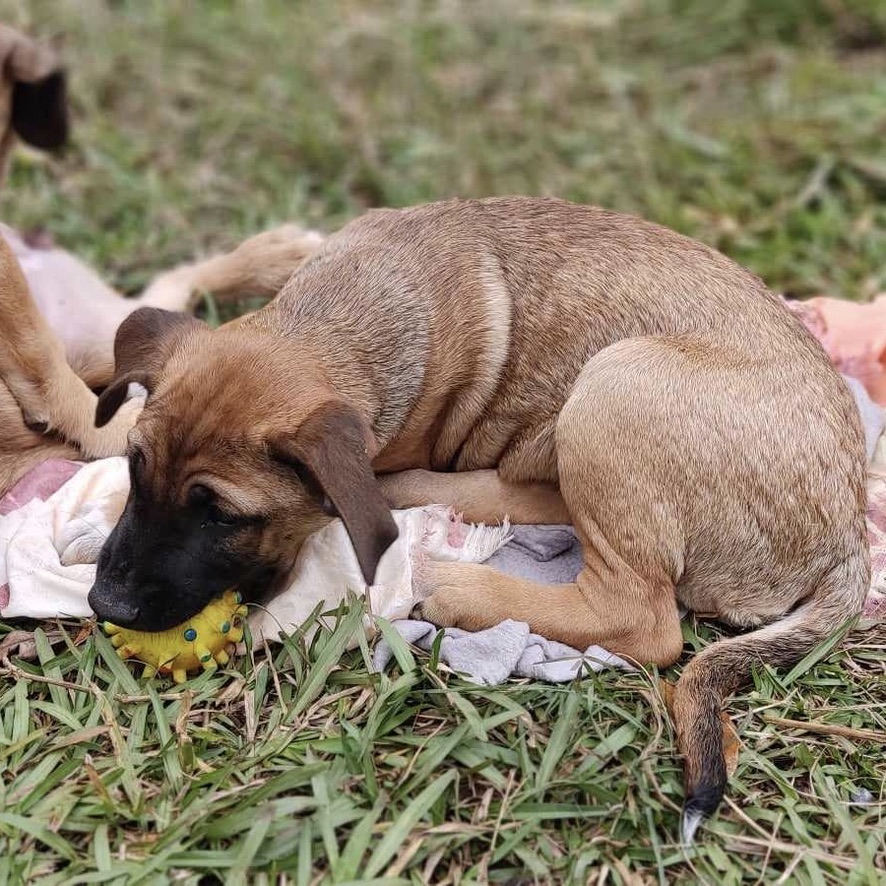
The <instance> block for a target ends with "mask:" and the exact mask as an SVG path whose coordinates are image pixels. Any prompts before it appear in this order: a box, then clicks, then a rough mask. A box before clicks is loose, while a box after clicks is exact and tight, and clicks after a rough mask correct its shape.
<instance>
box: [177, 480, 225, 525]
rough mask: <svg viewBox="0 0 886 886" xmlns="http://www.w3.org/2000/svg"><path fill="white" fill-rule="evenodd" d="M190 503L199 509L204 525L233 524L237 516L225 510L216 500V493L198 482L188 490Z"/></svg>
mask: <svg viewBox="0 0 886 886" xmlns="http://www.w3.org/2000/svg"><path fill="white" fill-rule="evenodd" d="M188 504H189V505H190V506H191V507H192V508H195V509H197V510H198V511H199V513H200V514H201V516H202V525H203V526H204V527H205V526H209V525H212V526H233V525H234V524H235V523H236V522H237V518H236V517H235V516H234V515H233V514H228V513H226V512H225V511H223V510H222V509H221V508H220V507H219V505H218V503H217V502H216V500H215V493H214V492H213V491H212V490H211V489H209V488H208V487H206V486H203V485H201V484H196V485H194V486H192V487H191V488H190V489H189V490H188Z"/></svg>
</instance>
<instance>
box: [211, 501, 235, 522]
mask: <svg viewBox="0 0 886 886" xmlns="http://www.w3.org/2000/svg"><path fill="white" fill-rule="evenodd" d="M206 519H207V521H208V522H209V523H212V524H213V525H214V526H233V525H234V524H235V523H236V522H237V518H236V517H234V516H233V515H231V514H226V513H225V512H224V511H223V510H222V509H221V508H220V507H219V506H218V505H210V506H209V507H208V508H207V509H206Z"/></svg>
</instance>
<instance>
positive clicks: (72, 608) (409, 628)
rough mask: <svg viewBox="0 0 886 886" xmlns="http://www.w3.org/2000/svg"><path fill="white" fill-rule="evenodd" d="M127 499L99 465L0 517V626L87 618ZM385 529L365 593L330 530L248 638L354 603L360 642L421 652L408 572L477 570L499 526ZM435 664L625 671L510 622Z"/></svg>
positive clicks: (381, 659) (305, 553) (445, 520)
mask: <svg viewBox="0 0 886 886" xmlns="http://www.w3.org/2000/svg"><path fill="white" fill-rule="evenodd" d="M128 491H129V472H128V467H127V463H126V459H124V458H108V459H103V460H101V461H96V462H92V463H91V464H87V465H84V466H83V467H82V468H80V470H79V471H77V473H76V474H74V476H73V477H72V478H71V479H69V480H67V482H65V483H64V485H62V486H61V488H60V489H58V491H56V492H54V493H52V494H51V495H49V496H48V497H47V498H46V500H45V501H44V500H41V499H40V498H34V499H32V500H31V501H29V502H27V503H26V504H24V505H22V506H21V507H18V508H17V509H16V510H13V511H12V512H11V513H8V514H6V515H5V516H0V617H2V618H3V619H11V618H34V619H41V618H58V617H84V616H91V615H92V612H91V610H90V608H89V604H88V602H87V595H88V593H89V589H90V587H91V586H92V583H93V580H94V578H95V563H96V561H97V559H98V554H99V552H100V550H101V546H102V544H103V543H104V541H105V539H106V538H107V536H108V534H109V533H110V532H111V530H112V529H113V527H114V525H115V524H116V522H117V520H118V519H119V517H120V514H121V513H122V511H123V507H124V505H125V502H126V496H127V494H128ZM394 519H395V520H396V522H397V525H398V527H399V529H400V536H399V538H398V539H397V541H396V542H395V543H394V544H393V545H392V547H391V548H390V549H389V550H388V552H387V553H386V554H385V555H384V557H383V558H382V560H381V562H380V564H379V569H378V574H377V578H376V583H375V585H373V587H372V588H370V589H367V588H366V585H365V583H364V582H363V579H362V576H361V573H360V568H359V565H358V564H357V560H356V557H355V555H354V553H353V549H352V547H351V544H350V540H349V539H348V536H347V533H346V531H345V528H344V525H343V524H342V523H341V521H340V520H334V521H332V522H331V523H330V524H329V525H328V526H326V527H325V528H324V529H322V530H321V531H320V532H317V533H315V534H314V535H313V536H311V537H310V538H309V539H308V540H307V542H306V543H305V545H304V547H303V549H302V551H301V553H300V555H299V558H298V561H297V563H296V566H295V569H294V570H293V573H292V575H291V576H290V583H289V585H288V587H287V588H286V590H285V591H283V592H282V593H281V594H279V595H278V596H277V597H275V598H274V599H273V600H271V601H270V602H269V603H268V604H267V605H266V606H265V607H263V608H255V609H253V611H252V613H251V614H250V617H249V622H250V628H251V630H252V633H253V636H254V637H255V638H256V639H259V640H261V639H267V640H269V641H275V640H276V639H277V638H278V637H279V635H280V633H281V632H283V633H288V632H291V631H293V630H295V629H296V628H298V627H300V626H301V625H302V624H303V623H304V621H305V620H306V619H307V618H308V617H309V616H310V615H311V614H312V613H313V612H314V610H315V609H316V608H317V606H318V605H321V606H322V607H323V609H324V610H331V609H334V608H335V607H336V606H337V605H338V604H339V603H340V602H341V601H343V600H345V599H346V598H347V596H348V593H349V592H353V593H356V594H365V595H366V598H367V600H368V603H369V606H368V610H369V613H368V614H367V618H366V621H365V627H366V630H367V632H368V633H369V634H372V633H373V631H374V629H373V623H372V619H373V617H374V616H382V617H383V618H386V619H388V620H392V621H393V622H394V625H395V627H396V628H397V629H398V630H399V631H400V633H401V634H402V635H403V636H404V638H405V639H406V640H407V641H409V642H413V643H415V644H416V645H419V646H423V647H425V648H430V645H431V643H432V641H433V638H434V635H435V633H436V629H435V628H434V627H433V626H432V625H430V624H428V623H425V622H415V621H411V620H408V619H407V616H408V614H409V611H410V609H411V608H412V603H413V594H412V574H413V568H414V566H415V564H416V563H418V562H420V561H421V560H422V559H424V558H429V559H432V560H449V561H452V560H460V561H464V562H473V563H479V562H483V561H484V560H487V559H488V558H489V557H490V556H492V555H493V554H494V553H495V552H496V551H498V550H499V549H500V548H502V546H503V545H505V544H506V543H507V542H508V539H509V531H510V530H509V526H508V525H507V524H504V525H503V526H484V525H482V524H481V525H478V526H471V525H467V524H464V523H462V522H460V521H459V520H458V519H456V518H455V516H454V515H453V514H452V513H451V512H450V511H449V510H448V509H447V508H445V507H441V506H432V507H425V508H412V509H409V510H403V511H395V512H394ZM401 619H402V620H401ZM389 660H390V650H389V648H388V646H387V644H386V643H384V642H381V643H380V644H379V645H378V647H377V648H376V656H375V662H376V666H377V667H378V668H379V669H381V668H383V667H385V666H386V664H387V663H388V661H389ZM441 660H442V661H443V662H445V663H446V664H448V665H449V666H450V667H452V668H453V669H455V670H458V671H460V672H463V673H465V674H466V675H467V676H468V677H469V678H470V679H473V680H474V681H475V682H479V683H499V682H501V681H502V680H504V679H506V678H507V677H508V676H511V675H516V676H531V677H534V678H536V679H546V680H551V681H564V680H569V679H572V678H574V677H575V676H577V675H579V674H581V673H583V672H584V671H586V670H599V669H600V668H602V667H605V666H618V667H627V665H626V664H625V663H624V662H623V661H622V660H621V659H619V658H617V657H616V656H612V655H610V654H609V653H607V652H606V651H605V650H603V649H600V648H599V647H590V648H589V649H587V650H585V651H584V652H581V651H579V650H576V649H571V648H569V647H567V646H564V645H562V644H559V643H553V642H549V641H547V640H545V639H544V638H542V637H538V636H536V635H534V634H531V633H530V632H529V628H528V626H527V625H525V624H522V623H520V622H504V623H503V624H502V625H499V626H497V627H496V628H493V629H491V630H490V631H480V632H478V633H476V634H470V633H467V632H465V631H456V630H450V631H447V636H446V639H445V640H444V642H443V646H442V649H441Z"/></svg>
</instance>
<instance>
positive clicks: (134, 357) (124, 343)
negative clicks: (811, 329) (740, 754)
mask: <svg viewBox="0 0 886 886" xmlns="http://www.w3.org/2000/svg"><path fill="white" fill-rule="evenodd" d="M116 347H117V358H118V366H117V369H118V373H119V375H118V376H117V378H116V379H115V381H114V382H113V384H112V385H111V386H110V387H109V388H108V389H107V390H106V391H105V392H104V393H103V394H102V396H101V398H100V401H99V408H98V414H97V421H98V423H99V424H100V425H103V424H104V423H105V422H107V421H108V420H109V419H110V418H111V416H112V415H113V414H114V412H115V411H116V409H117V408H118V407H119V406H120V404H122V403H123V402H124V400H125V398H126V391H127V388H128V386H129V384H130V383H131V382H133V381H136V382H139V383H140V384H142V385H144V386H145V387H146V388H147V389H148V391H149V392H150V394H149V397H148V400H147V404H146V407H145V410H144V412H143V414H142V417H141V419H140V420H139V423H138V425H137V427H136V429H135V431H134V432H133V436H132V438H131V441H130V442H131V448H130V458H131V465H132V477H133V484H132V492H131V494H130V498H129V502H128V504H127V507H126V511H125V513H124V515H123V517H122V519H121V521H120V523H119V524H118V526H117V528H116V529H115V531H114V533H113V534H112V536H111V537H110V539H109V540H108V543H107V544H106V546H105V549H104V551H103V553H102V556H101V559H100V563H99V570H98V577H97V580H96V584H95V586H94V588H93V590H92V592H91V595H90V601H91V603H92V605H93V608H94V609H95V611H96V612H97V613H98V614H99V615H100V616H101V617H104V618H108V619H110V620H113V621H116V622H120V621H125V622H128V623H131V624H133V625H135V626H136V627H140V628H147V629H161V628H165V627H169V626H170V625H172V624H175V623H178V622H180V621H182V620H183V619H184V618H185V617H188V616H190V615H192V614H193V613H194V612H196V611H197V610H199V609H200V608H201V606H203V605H204V604H205V603H206V602H207V600H208V599H209V598H210V597H212V596H213V595H215V594H217V593H218V592H220V591H221V590H223V589H224V588H225V587H228V586H230V585H231V584H238V585H240V587H241V588H243V589H244V590H245V591H246V592H247V593H249V594H252V595H257V594H258V593H260V590H261V589H262V588H263V587H265V586H267V584H268V582H269V581H272V580H273V579H274V578H275V577H278V576H280V575H282V574H285V572H286V571H287V570H288V569H289V568H290V567H291V566H292V563H293V560H294V558H295V555H296V553H297V550H298V547H299V545H300V543H301V542H302V540H303V539H304V538H305V537H306V536H307V535H308V534H309V533H310V532H311V531H313V530H314V529H316V528H317V527H318V526H319V525H321V523H322V522H323V521H324V520H327V519H328V514H330V513H338V514H340V515H341V517H342V519H343V520H344V522H345V524H346V525H347V528H348V530H349V532H350V535H351V538H352V540H353V543H354V548H355V551H356V554H357V557H358V559H359V562H360V565H361V567H362V569H363V572H364V574H365V577H366V580H367V582H369V583H371V581H372V579H373V576H374V573H375V568H376V565H377V563H378V560H379V558H380V557H381V556H382V554H383V552H384V551H385V550H386V548H387V547H388V545H389V544H390V542H391V540H392V539H393V538H394V536H395V535H396V528H395V525H394V523H393V521H392V519H391V516H390V513H389V511H388V506H389V505H392V506H398V507H402V506H410V505H419V504H423V503H427V502H443V503H448V504H451V505H453V506H454V507H456V508H457V509H460V510H463V511H464V512H465V515H466V517H467V519H469V520H483V521H492V520H496V519H500V518H501V517H503V516H504V515H505V514H510V515H511V517H512V518H515V519H518V520H521V521H532V522H545V521H550V522H562V521H566V520H568V521H569V522H571V523H573V524H574V525H575V527H576V529H577V531H578V534H579V536H580V539H581V541H582V544H583V546H584V557H585V561H584V569H583V570H582V572H581V574H580V575H579V577H578V579H577V581H576V582H575V583H574V584H568V585H558V586H550V587H548V586H541V585H536V584H533V583H530V582H527V581H523V580H520V579H517V578H512V577H509V576H506V575H502V574H499V573H497V572H495V571H493V570H492V569H490V568H489V567H485V566H478V565H466V564H460V563H446V564H435V565H433V566H428V568H427V570H426V574H425V576H424V584H425V591H426V593H427V596H426V599H425V600H424V602H423V603H422V604H421V606H420V609H421V613H422V615H423V617H426V618H429V619H431V620H433V621H435V622H437V623H438V624H440V625H458V626H459V627H463V628H468V629H478V628H485V627H488V626H490V625H493V624H495V623H497V622H499V621H501V620H502V619H505V618H514V619H519V620H522V621H526V622H528V623H529V625H530V626H531V628H532V630H533V631H536V632H538V633H540V634H543V635H545V636H547V637H552V638H556V639H558V640H562V641H564V642H566V643H569V644H571V645H573V646H577V647H580V648H584V647H586V646H587V645H589V644H592V643H596V644H600V645H602V646H604V647H606V648H607V649H610V650H612V651H613V652H616V653H619V654H622V655H627V656H630V657H631V658H633V659H635V660H637V661H640V662H644V663H647V662H651V663H655V664H658V665H662V666H664V665H669V664H671V663H672V662H674V661H676V660H677V658H678V657H679V656H680V654H681V652H682V648H683V642H682V637H681V630H680V618H679V614H678V605H680V604H682V605H683V606H687V607H690V608H692V609H694V610H696V611H699V612H703V613H709V614H713V615H714V616H716V617H717V618H719V619H721V620H723V621H725V622H727V623H729V624H732V625H735V626H738V627H742V628H754V629H756V630H754V631H753V632H752V633H750V634H748V635H747V636H739V637H735V638H733V639H728V640H725V641H723V642H720V643H717V644H715V645H713V646H711V647H710V648H708V649H706V650H705V651H704V652H702V653H701V654H700V655H698V656H696V658H695V659H694V661H692V662H691V663H690V664H689V665H688V666H687V667H686V668H685V670H684V671H683V675H682V678H681V680H680V682H679V684H678V687H677V694H676V703H675V717H676V726H677V732H678V738H679V742H680V746H681V748H682V751H683V753H684V755H685V757H686V777H687V790H688V802H687V805H686V810H685V816H684V836H686V837H687V838H691V835H692V833H693V831H694V830H695V828H696V826H697V825H698V822H699V821H700V819H701V817H702V816H704V815H706V814H709V813H710V812H712V811H713V810H714V808H716V806H717V804H718V802H719V800H720V798H721V796H722V793H723V790H724V786H725V781H726V774H725V768H724V761H723V756H722V748H721V733H720V724H719V719H718V712H719V708H720V704H721V701H722V698H723V696H724V694H725V693H728V692H730V691H732V690H734V689H735V688H736V687H738V686H739V685H740V684H741V683H743V682H745V681H747V680H748V678H749V674H750V671H751V668H752V667H753V666H754V665H755V664H763V663H767V664H771V665H774V666H785V665H788V664H790V663H792V662H795V661H796V660H798V659H799V658H800V657H802V656H803V655H804V654H805V653H806V652H807V651H808V650H809V649H811V648H812V647H813V646H814V645H815V644H817V643H819V642H820V641H821V640H823V639H824V638H826V637H828V636H829V635H831V634H832V633H833V632H834V631H835V630H837V629H838V628H839V627H840V626H841V625H843V624H844V622H846V621H847V620H848V619H851V618H852V617H854V616H855V615H856V614H857V613H858V612H859V610H860V607H861V604H862V600H863V598H864V595H865V592H866V588H867V584H868V579H869V562H868V551H867V544H866V537H865V520H864V503H865V494H864V478H865V453H864V445H863V439H862V430H861V425H860V421H859V417H858V414H857V409H856V406H855V404H854V402H853V399H852V397H851V395H850V393H849V391H848V389H847V388H846V386H845V384H844V383H843V381H842V380H841V379H840V378H839V376H838V375H837V373H836V372H835V371H834V370H833V369H832V368H831V366H830V364H829V362H828V360H827V358H826V357H825V355H824V352H823V351H822V350H821V348H820V347H819V345H818V344H817V342H815V341H814V340H813V339H812V338H811V337H810V336H809V335H808V334H807V333H806V332H805V331H804V330H803V329H802V328H801V327H800V326H799V324H798V323H797V322H796V321H795V320H794V318H793V317H792V316H791V315H790V314H789V313H788V312H787V311H786V310H785V309H784V308H783V307H782V306H781V304H780V303H779V302H778V300H777V299H776V298H775V296H774V295H772V294H771V293H770V292H769V291H767V289H766V288H765V287H764V285H763V284H762V283H761V282H760V281H759V280H758V279H757V278H756V277H754V276H752V275H751V274H749V273H747V272H746V271H744V270H742V269H741V268H740V267H738V266H737V265H735V264H734V263H733V262H731V261H730V260H728V259H727V258H725V257H723V256H722V255H720V254H718V253H716V252H714V251H713V250H711V249H708V248H706V247H705V246H702V245H701V244H699V243H696V242H693V241H692V240H689V239H687V238H685V237H682V236H679V235H677V234H675V233H673V232H671V231H668V230H665V229H662V228H660V227H657V226H655V225H652V224H647V223H645V222H643V221H640V220H637V219H635V218H629V217H626V216H620V215H616V214H613V213H609V212H605V211H602V210H599V209H593V208H588V207H584V206H577V205H572V204H569V203H564V202H560V201H556V200H533V199H521V198H513V199H493V200H484V201H479V202H474V201H467V202H462V201H450V202H445V203H437V204H433V205H429V206H423V207H418V208H414V209H407V210H401V211H377V212H372V213H369V214H368V215H366V216H365V217H363V218H361V219H359V220H357V221H355V222H353V223H352V224H350V225H348V226H347V227H346V228H345V229H344V230H342V231H341V232H340V233H339V234H337V235H335V236H332V237H330V238H329V239H328V240H327V242H326V243H325V245H324V246H323V247H322V248H321V249H320V250H319V251H318V252H317V253H316V254H315V255H314V256H313V257H312V258H311V259H310V260H309V261H308V262H307V263H306V264H305V265H304V266H303V267H302V269H301V270H299V271H298V272H297V273H296V274H295V275H294V276H293V277H292V279H291V280H290V281H289V282H288V283H287V285H286V286H285V288H284V289H283V291H282V292H281V293H280V295H279V296H278V297H277V298H276V299H275V300H274V301H273V302H271V303H270V304H269V305H268V306H267V307H266V308H264V309H263V310H260V311H258V312H257V313H255V314H253V315H252V316H250V317H248V318H242V319H240V320H238V321H235V322H233V323H230V324H228V325H227V326H224V327H222V328H220V329H218V330H216V331H211V330H210V329H209V328H208V327H206V326H204V325H202V324H200V323H199V322H197V321H195V320H193V319H191V318H184V317H181V316H180V315H170V314H165V313H163V312H160V311H150V310H149V311H138V312H136V313H134V314H133V315H132V316H131V317H129V318H128V319H127V320H126V321H125V322H124V323H123V325H122V326H121V329H120V332H119V334H118V337H117V345H116ZM373 471H375V472H387V473H393V472H399V471H406V473H405V474H399V475H396V474H395V475H393V476H390V477H384V478H382V480H381V483H379V482H377V481H376V479H375V478H374V476H373ZM434 472H444V473H434Z"/></svg>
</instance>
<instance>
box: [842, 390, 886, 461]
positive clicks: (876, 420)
mask: <svg viewBox="0 0 886 886" xmlns="http://www.w3.org/2000/svg"><path fill="white" fill-rule="evenodd" d="M843 381H845V382H846V384H847V385H849V390H850V391H852V395H853V396H854V397H855V402H856V404H857V405H858V411H859V412H860V413H861V423H862V425H863V426H864V442H865V446H866V447H867V451H868V461H870V460H871V459H872V458H873V457H874V450H875V449H876V448H877V440H879V439H880V434H882V433H883V429H884V428H886V411H884V410H883V409H881V408H880V407H879V406H878V405H877V404H876V403H874V401H873V400H871V398H870V397H869V396H868V392H867V391H866V390H865V389H864V386H863V385H862V383H861V382H860V381H859V380H858V379H857V378H852V377H851V376H849V375H844V376H843Z"/></svg>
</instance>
